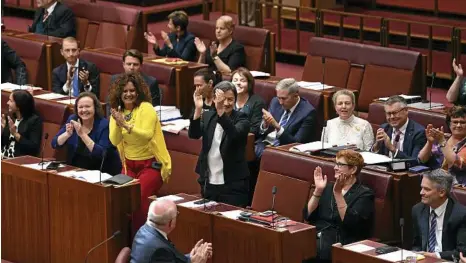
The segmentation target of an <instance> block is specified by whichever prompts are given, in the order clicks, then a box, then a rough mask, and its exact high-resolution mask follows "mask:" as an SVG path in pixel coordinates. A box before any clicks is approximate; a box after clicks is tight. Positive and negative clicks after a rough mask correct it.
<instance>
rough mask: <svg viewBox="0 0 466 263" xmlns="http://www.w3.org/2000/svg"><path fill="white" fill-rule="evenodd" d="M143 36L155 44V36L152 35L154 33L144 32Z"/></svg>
mask: <svg viewBox="0 0 466 263" xmlns="http://www.w3.org/2000/svg"><path fill="white" fill-rule="evenodd" d="M144 38H145V39H146V40H147V42H149V43H151V44H152V45H155V46H156V45H157V38H156V37H155V36H154V34H152V32H145V33H144Z"/></svg>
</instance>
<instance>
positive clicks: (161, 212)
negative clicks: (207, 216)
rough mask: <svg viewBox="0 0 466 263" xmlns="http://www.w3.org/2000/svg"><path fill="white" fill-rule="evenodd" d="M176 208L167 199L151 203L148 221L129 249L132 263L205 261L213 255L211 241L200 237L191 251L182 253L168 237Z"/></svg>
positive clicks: (174, 225) (173, 225) (199, 262)
mask: <svg viewBox="0 0 466 263" xmlns="http://www.w3.org/2000/svg"><path fill="white" fill-rule="evenodd" d="M177 216H178V211H177V209H176V204H175V203H174V202H173V201H170V200H155V201H153V202H152V203H151V204H150V207H149V212H148V215H147V222H146V224H144V225H143V226H142V227H141V228H140V229H139V230H138V232H137V233H136V236H135V237H134V240H133V246H132V249H131V261H130V262H131V263H159V262H171V263H188V262H190V263H205V262H206V261H207V259H208V258H210V257H212V244H211V243H206V242H203V240H202V239H201V240H199V241H198V242H197V244H196V245H195V246H194V248H193V249H192V250H191V253H189V254H187V255H183V254H181V253H180V252H178V250H176V248H175V246H174V245H173V244H172V243H171V242H170V241H169V240H168V237H167V236H168V234H170V232H171V231H173V229H175V227H176V218H177Z"/></svg>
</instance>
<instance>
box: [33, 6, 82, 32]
mask: <svg viewBox="0 0 466 263" xmlns="http://www.w3.org/2000/svg"><path fill="white" fill-rule="evenodd" d="M37 6H38V7H39V9H37V10H36V13H35V14H34V21H33V23H32V26H31V27H29V32H32V33H36V34H42V35H49V36H54V37H60V38H64V37H75V36H76V19H75V17H74V14H73V11H71V9H70V8H68V7H67V6H66V5H65V4H63V3H61V2H58V1H57V0H37Z"/></svg>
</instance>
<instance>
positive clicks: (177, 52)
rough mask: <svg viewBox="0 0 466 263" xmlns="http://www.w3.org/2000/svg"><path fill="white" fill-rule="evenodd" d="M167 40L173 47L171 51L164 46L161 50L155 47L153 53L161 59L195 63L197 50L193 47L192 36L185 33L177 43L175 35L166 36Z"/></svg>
mask: <svg viewBox="0 0 466 263" xmlns="http://www.w3.org/2000/svg"><path fill="white" fill-rule="evenodd" d="M168 38H169V39H170V42H171V43H172V45H173V49H170V48H169V47H168V46H167V45H165V44H164V46H163V48H160V47H159V46H157V48H155V47H154V53H155V54H157V55H159V56H162V57H170V58H181V59H182V60H185V61H194V62H197V61H196V56H197V49H196V45H194V38H195V37H194V35H193V34H191V33H189V32H185V34H184V35H183V36H181V38H180V39H179V40H178V41H177V35H176V33H170V34H168Z"/></svg>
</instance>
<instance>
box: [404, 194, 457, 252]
mask: <svg viewBox="0 0 466 263" xmlns="http://www.w3.org/2000/svg"><path fill="white" fill-rule="evenodd" d="M411 216H412V219H413V250H414V251H427V244H428V239H429V220H430V219H429V218H430V207H429V206H428V205H426V204H424V203H418V204H416V205H415V206H413V208H412V210H411ZM459 251H466V207H464V206H462V205H461V204H459V203H457V202H456V201H455V200H453V199H452V198H448V204H447V208H446V209H445V215H444V218H443V228H442V252H440V253H439V254H440V257H441V258H442V259H446V260H452V255H455V256H456V258H458V257H459V256H458V255H459Z"/></svg>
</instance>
